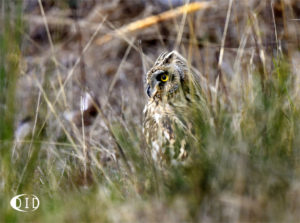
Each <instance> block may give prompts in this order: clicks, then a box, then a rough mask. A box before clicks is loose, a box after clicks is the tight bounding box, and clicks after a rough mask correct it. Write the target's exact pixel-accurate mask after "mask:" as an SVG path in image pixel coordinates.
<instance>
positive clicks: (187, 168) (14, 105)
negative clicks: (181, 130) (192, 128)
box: [0, 0, 300, 222]
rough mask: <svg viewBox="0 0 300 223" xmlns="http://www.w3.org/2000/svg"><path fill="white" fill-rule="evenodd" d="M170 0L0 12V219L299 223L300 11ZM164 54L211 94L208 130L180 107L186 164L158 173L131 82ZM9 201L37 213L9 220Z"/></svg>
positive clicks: (271, 3)
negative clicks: (23, 202) (173, 53)
mask: <svg viewBox="0 0 300 223" xmlns="http://www.w3.org/2000/svg"><path fill="white" fill-rule="evenodd" d="M170 2H177V3H178V5H175V6H170V5H169V4H168V3H170ZM180 2H184V1H171V0H169V1H168V0H149V1H146V0H128V1H127V0H60V1H55V0H24V1H5V0H4V1H2V2H1V3H0V9H1V12H0V17H1V18H0V51H1V52H0V53H1V54H0V55H1V56H0V60H1V61H0V69H1V70H0V155H1V157H0V200H1V201H2V202H1V204H0V221H1V222H19V221H20V222H27V221H28V222H55V221H57V222H274V221H279V222H296V221H297V219H299V218H300V215H299V211H298V210H299V209H300V163H299V155H300V154H299V153H300V150H299V148H300V96H299V95H300V92H299V89H300V88H299V86H300V73H299V70H300V31H299V30H300V2H299V1H298V0H264V1H261V0H249V1H247V0H235V1H234V0H228V1H224V0H214V1H208V2H205V3H199V2H198V3H195V4H194V5H193V4H192V6H193V7H196V6H197V8H190V9H188V8H184V9H183V8H181V9H182V10H183V11H181V12H184V13H182V14H181V12H180V10H179V11H178V10H177V9H176V7H177V6H179V5H180ZM190 6H191V5H190ZM168 10H169V11H168ZM153 15H155V16H154V17H153ZM151 16H152V17H151ZM148 17H150V18H148ZM145 18H148V19H145ZM137 21H138V22H137ZM173 49H176V50H177V51H179V52H180V53H181V54H182V55H183V56H185V57H186V58H187V59H188V61H189V63H190V64H191V66H193V67H194V69H196V70H197V71H198V72H199V73H201V74H202V75H203V77H205V78H206V79H207V83H208V84H209V85H211V86H214V87H215V88H216V89H217V92H208V95H206V97H207V99H208V105H209V110H210V114H211V122H205V123H206V124H203V123H204V122H203V120H202V119H201V117H198V116H197V114H198V113H197V110H196V108H195V109H193V108H192V109H191V111H187V117H188V118H190V119H192V120H193V121H194V123H197V124H198V125H199V126H198V128H197V131H196V133H195V135H194V136H193V137H192V138H194V140H195V139H196V140H195V141H194V146H193V148H192V149H191V150H192V154H193V156H192V162H191V163H190V164H189V165H178V166H170V167H169V169H166V170H162V169H160V168H157V166H156V164H155V163H153V161H152V159H151V156H150V153H149V148H148V147H147V145H146V144H145V141H144V138H143V135H142V119H143V117H142V110H143V106H144V104H145V102H146V95H145V93H144V83H143V81H144V80H143V79H144V77H145V76H144V75H145V73H146V71H147V69H149V68H150V66H151V65H152V63H153V62H154V60H155V58H156V57H157V56H158V55H159V54H160V53H162V52H163V51H170V50H173ZM195 110H196V111H195ZM191 114H192V115H191ZM20 193H33V194H36V195H37V196H38V197H39V198H40V201H41V206H40V208H39V209H38V210H37V211H36V212H33V213H29V214H26V215H25V214H23V213H17V212H15V211H14V210H13V209H11V208H10V206H9V200H10V199H11V197H13V196H14V195H15V194H20Z"/></svg>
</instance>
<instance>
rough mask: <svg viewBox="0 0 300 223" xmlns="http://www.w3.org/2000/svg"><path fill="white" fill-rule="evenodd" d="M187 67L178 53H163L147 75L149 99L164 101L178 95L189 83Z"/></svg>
mask: <svg viewBox="0 0 300 223" xmlns="http://www.w3.org/2000/svg"><path fill="white" fill-rule="evenodd" d="M187 72H188V69H187V65H186V61H185V60H184V58H183V57H182V56H181V55H180V54H179V53H178V52H177V51H172V52H169V53H162V54H161V55H160V56H159V57H158V58H157V60H156V62H155V63H154V65H153V67H152V68H151V69H150V70H149V71H148V73H147V75H146V93H147V95H148V97H149V98H152V99H155V100H162V98H163V97H164V96H166V97H171V96H173V95H174V94H175V93H177V92H178V91H179V90H180V89H181V88H182V87H183V84H184V82H186V81H187V78H188V77H187Z"/></svg>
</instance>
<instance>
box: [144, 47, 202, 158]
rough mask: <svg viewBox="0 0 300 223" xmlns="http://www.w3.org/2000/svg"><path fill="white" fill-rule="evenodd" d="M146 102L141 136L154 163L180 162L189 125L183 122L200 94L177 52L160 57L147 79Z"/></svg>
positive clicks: (184, 151)
mask: <svg viewBox="0 0 300 223" xmlns="http://www.w3.org/2000/svg"><path fill="white" fill-rule="evenodd" d="M146 83H147V86H146V92H147V95H148V97H149V98H148V102H147V104H146V106H145V109H144V129H143V132H144V135H145V138H146V141H147V143H148V145H149V146H150V148H151V154H152V157H153V159H154V160H157V161H162V160H166V159H167V160H180V159H184V158H185V157H186V156H187V151H186V143H187V142H186V138H185V137H184V136H182V134H181V136H180V137H179V132H181V133H184V132H191V131H192V123H190V122H189V121H188V120H187V119H186V118H182V117H183V115H184V114H185V112H186V110H187V109H188V108H189V107H190V105H191V103H192V101H194V98H195V97H198V95H199V94H201V93H200V91H201V89H200V87H199V85H198V84H197V83H196V81H195V77H194V74H192V73H191V71H190V70H189V69H188V66H187V64H186V61H185V59H184V58H183V57H182V56H181V55H180V54H179V53H177V52H176V51H172V52H170V53H163V54H161V55H160V56H159V57H158V59H157V60H156V62H155V64H154V66H153V67H152V68H151V69H150V70H149V71H148V73H147V77H146Z"/></svg>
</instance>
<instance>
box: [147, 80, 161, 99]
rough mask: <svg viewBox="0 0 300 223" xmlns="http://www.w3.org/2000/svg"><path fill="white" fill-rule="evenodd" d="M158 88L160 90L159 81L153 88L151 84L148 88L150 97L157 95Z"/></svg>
mask: <svg viewBox="0 0 300 223" xmlns="http://www.w3.org/2000/svg"><path fill="white" fill-rule="evenodd" d="M158 90H159V83H158V82H156V83H155V85H154V87H153V88H151V87H150V86H149V87H148V88H147V94H148V96H149V98H153V97H154V96H155V95H156V93H157V92H158Z"/></svg>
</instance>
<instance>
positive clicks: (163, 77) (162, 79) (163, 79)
mask: <svg viewBox="0 0 300 223" xmlns="http://www.w3.org/2000/svg"><path fill="white" fill-rule="evenodd" d="M168 79H169V76H168V75H167V74H163V75H161V77H160V80H161V81H163V82H166V81H167V80H168Z"/></svg>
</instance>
